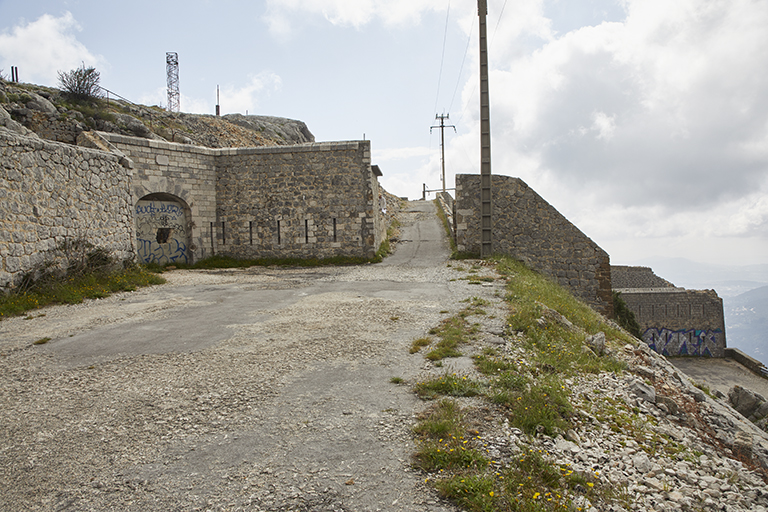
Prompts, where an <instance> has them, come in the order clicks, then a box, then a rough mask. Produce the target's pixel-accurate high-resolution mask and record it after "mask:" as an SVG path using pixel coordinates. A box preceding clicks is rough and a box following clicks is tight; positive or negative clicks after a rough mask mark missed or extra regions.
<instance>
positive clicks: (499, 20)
mask: <svg viewBox="0 0 768 512" xmlns="http://www.w3.org/2000/svg"><path fill="white" fill-rule="evenodd" d="M506 7H507V0H504V5H502V6H501V11H500V12H499V19H498V20H496V26H495V27H494V29H493V34H492V35H491V48H493V41H494V39H496V31H497V30H498V29H499V25H500V24H501V18H502V16H504V9H505V8H506ZM473 26H474V24H473ZM470 30H471V29H470ZM470 36H471V32H470ZM467 48H469V41H467ZM465 57H466V53H465ZM456 87H457V88H458V84H456ZM476 91H477V83H475V85H474V87H473V88H472V93H471V94H470V97H474V95H475V92H476ZM454 94H455V93H454ZM451 105H453V100H451ZM468 108H469V103H467V104H466V105H464V108H463V109H462V110H461V113H460V114H459V120H458V121H457V122H458V123H461V120H462V119H463V118H464V114H465V113H466V112H467V109H468ZM449 110H450V109H449Z"/></svg>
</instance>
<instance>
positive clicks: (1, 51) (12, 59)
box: [0, 12, 105, 86]
mask: <svg viewBox="0 0 768 512" xmlns="http://www.w3.org/2000/svg"><path fill="white" fill-rule="evenodd" d="M78 31H80V26H79V25H78V23H77V21H76V20H75V18H74V17H73V16H72V14H71V13H69V12H67V13H65V14H64V15H62V16H61V17H58V18H57V17H54V16H51V15H50V14H44V15H43V16H41V17H40V18H38V19H37V20H36V21H33V22H30V23H27V24H24V25H17V26H15V27H13V29H11V30H10V31H5V32H3V33H2V34H0V63H1V64H0V67H3V68H5V70H6V74H7V71H8V69H9V68H10V66H16V67H18V68H19V76H20V79H21V80H22V81H24V82H33V83H40V84H46V85H50V86H55V85H56V84H57V82H58V80H57V72H58V71H69V70H71V69H75V68H77V67H79V66H80V65H81V64H82V63H85V64H86V65H87V66H94V67H96V68H97V69H98V68H99V66H103V65H104V64H105V62H104V59H103V58H102V57H101V56H98V55H94V54H93V53H91V52H90V51H89V50H88V49H87V48H86V47H85V45H83V44H82V43H81V42H79V41H78V40H77V38H76V37H75V33H76V32H78Z"/></svg>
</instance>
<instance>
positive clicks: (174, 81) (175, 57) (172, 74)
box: [165, 52, 181, 112]
mask: <svg viewBox="0 0 768 512" xmlns="http://www.w3.org/2000/svg"><path fill="white" fill-rule="evenodd" d="M165 64H166V66H165V70H166V74H167V75H168V112H179V111H180V109H181V105H180V104H179V54H178V53H176V52H167V53H166V54H165Z"/></svg>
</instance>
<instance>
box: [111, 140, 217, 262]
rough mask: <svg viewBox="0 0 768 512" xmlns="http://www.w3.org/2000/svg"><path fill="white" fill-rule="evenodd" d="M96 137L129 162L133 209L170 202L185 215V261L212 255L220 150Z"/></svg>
mask: <svg viewBox="0 0 768 512" xmlns="http://www.w3.org/2000/svg"><path fill="white" fill-rule="evenodd" d="M99 135H101V136H102V137H103V138H104V139H106V140H107V141H109V142H110V143H111V144H112V145H113V146H114V147H116V148H117V149H118V150H119V151H121V152H123V153H124V154H125V155H127V156H128V157H129V158H130V159H131V160H132V161H133V165H134V173H133V182H132V184H131V193H132V202H131V204H132V205H133V207H134V208H136V207H137V203H138V201H139V200H140V199H142V198H144V197H147V196H156V197H160V198H162V199H169V198H171V197H172V198H174V199H175V200H176V201H178V202H179V203H180V204H181V205H182V207H183V208H184V209H185V210H186V212H187V216H186V218H187V222H188V225H187V226H186V232H187V233H188V237H189V238H188V247H187V251H188V254H187V261H188V262H190V263H192V262H194V261H197V260H199V259H203V258H206V257H208V256H211V255H212V254H216V252H217V243H216V229H215V223H216V220H217V219H216V165H217V164H216V159H217V158H218V155H219V154H220V151H221V150H216V149H210V148H204V147H199V146H191V145H184V144H175V143H169V142H161V141H156V140H148V139H143V138H139V137H127V136H124V135H118V134H115V133H107V132H99ZM212 226H213V227H214V229H211V227H212ZM212 233H213V236H211V235H212Z"/></svg>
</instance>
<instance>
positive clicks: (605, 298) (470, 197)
mask: <svg viewBox="0 0 768 512" xmlns="http://www.w3.org/2000/svg"><path fill="white" fill-rule="evenodd" d="M492 197H493V212H492V222H493V251H494V252H495V253H500V254H506V255H509V256H511V257H513V258H516V259H519V260H521V261H523V262H525V263H526V264H527V265H528V266H530V267H531V268H532V269H534V270H536V271H537V272H541V273H542V274H544V275H547V276H549V277H551V278H552V279H554V280H555V281H557V282H558V283H560V284H561V285H562V286H564V287H566V288H568V289H570V290H571V291H572V293H573V294H574V295H575V296H576V297H578V298H580V299H581V300H583V301H584V302H586V303H587V304H589V305H591V306H592V307H594V308H595V309H596V310H597V311H599V312H601V313H603V314H605V315H606V316H611V315H612V314H613V299H612V292H611V267H610V258H609V256H608V254H607V253H606V252H605V251H604V250H603V249H601V248H600V247H599V246H598V245H597V244H596V243H594V242H593V241H592V240H591V239H589V238H588V237H587V236H586V235H584V233H582V232H581V231H580V230H579V229H578V228H577V227H576V226H574V225H573V224H572V223H571V222H570V221H568V219H566V218H565V217H564V216H563V215H562V214H561V213H560V212H558V211H557V210H556V209H555V208H554V207H552V206H551V205H550V204H549V203H547V202H546V201H545V200H544V199H543V198H541V196H539V195H538V194H537V193H536V192H535V191H534V190H533V189H531V188H530V187H528V185H526V184H525V182H523V181H522V180H521V179H519V178H512V177H509V176H499V175H495V176H493V177H492ZM454 225H455V230H456V245H457V248H458V250H459V251H460V252H468V253H475V254H479V253H480V231H481V230H480V176H479V175H469V174H459V175H457V176H456V200H455V203H454Z"/></svg>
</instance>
